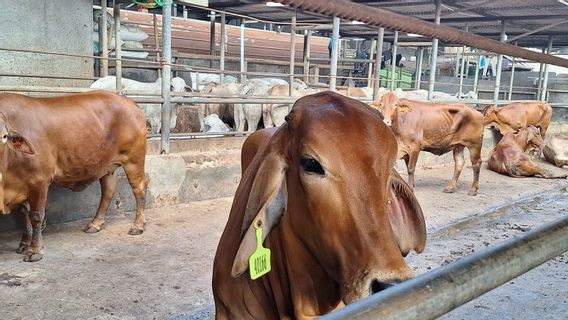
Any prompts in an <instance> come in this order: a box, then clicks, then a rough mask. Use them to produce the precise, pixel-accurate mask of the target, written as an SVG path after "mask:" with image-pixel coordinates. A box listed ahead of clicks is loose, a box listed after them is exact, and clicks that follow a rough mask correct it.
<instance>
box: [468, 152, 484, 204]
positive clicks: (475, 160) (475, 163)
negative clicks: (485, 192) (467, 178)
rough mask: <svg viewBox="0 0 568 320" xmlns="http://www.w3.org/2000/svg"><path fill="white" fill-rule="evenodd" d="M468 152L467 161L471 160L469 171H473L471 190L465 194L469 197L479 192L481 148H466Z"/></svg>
mask: <svg viewBox="0 0 568 320" xmlns="http://www.w3.org/2000/svg"><path fill="white" fill-rule="evenodd" d="M467 150H468V151H469V159H470V160H471V169H472V170H473V181H472V182H471V189H469V192H468V193H467V194H468V195H470V196H476V195H477V190H479V172H480V171H481V148H467Z"/></svg>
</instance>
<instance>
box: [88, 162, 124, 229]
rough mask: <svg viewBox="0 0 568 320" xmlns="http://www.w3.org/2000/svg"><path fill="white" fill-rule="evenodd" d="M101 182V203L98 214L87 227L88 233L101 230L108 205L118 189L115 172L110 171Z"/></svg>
mask: <svg viewBox="0 0 568 320" xmlns="http://www.w3.org/2000/svg"><path fill="white" fill-rule="evenodd" d="M99 182H100V183H101V202H100V203H99V208H98V209H97V214H96V215H95V217H94V218H93V220H92V221H91V223H89V225H88V226H87V227H86V228H85V230H84V231H85V232H86V233H95V232H99V231H101V229H102V228H103V225H104V224H105V215H106V212H107V210H108V206H109V205H110V202H111V201H112V196H113V195H114V192H115V191H116V185H117V179H116V174H115V173H114V172H112V173H109V174H107V175H105V176H104V177H102V178H101V179H100V180H99Z"/></svg>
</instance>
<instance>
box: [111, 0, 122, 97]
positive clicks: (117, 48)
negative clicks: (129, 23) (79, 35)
mask: <svg viewBox="0 0 568 320" xmlns="http://www.w3.org/2000/svg"><path fill="white" fill-rule="evenodd" d="M113 14H114V56H115V58H116V60H115V69H114V71H115V75H116V91H117V92H120V91H121V90H122V47H121V43H120V42H121V41H120V0H114V8H113Z"/></svg>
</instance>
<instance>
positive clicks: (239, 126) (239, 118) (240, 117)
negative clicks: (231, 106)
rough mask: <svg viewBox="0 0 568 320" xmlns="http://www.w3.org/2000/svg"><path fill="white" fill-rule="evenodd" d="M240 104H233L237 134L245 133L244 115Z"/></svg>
mask: <svg viewBox="0 0 568 320" xmlns="http://www.w3.org/2000/svg"><path fill="white" fill-rule="evenodd" d="M243 108H244V107H243V105H242V104H235V130H236V131H238V132H243V131H245V121H246V119H245V114H244V112H243Z"/></svg>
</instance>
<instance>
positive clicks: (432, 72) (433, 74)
mask: <svg viewBox="0 0 568 320" xmlns="http://www.w3.org/2000/svg"><path fill="white" fill-rule="evenodd" d="M441 15H442V0H436V16H435V18H434V23H435V24H440V16H441ZM437 62H438V39H437V38H434V39H432V57H431V60H430V79H428V100H431V99H432V95H433V93H434V85H435V83H436V64H437Z"/></svg>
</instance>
